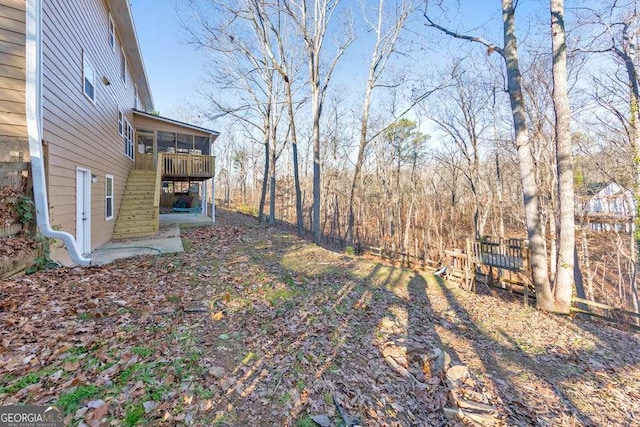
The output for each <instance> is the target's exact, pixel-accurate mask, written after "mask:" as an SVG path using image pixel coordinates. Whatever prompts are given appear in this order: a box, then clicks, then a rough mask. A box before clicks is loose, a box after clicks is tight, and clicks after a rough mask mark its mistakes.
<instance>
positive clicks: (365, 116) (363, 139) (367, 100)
mask: <svg viewBox="0 0 640 427" xmlns="http://www.w3.org/2000/svg"><path fill="white" fill-rule="evenodd" d="M372 73H373V70H372V69H371V70H370V71H369V74H370V75H369V80H368V81H367V89H366V91H365V95H364V103H363V106H362V118H361V120H362V122H361V124H360V144H359V146H358V157H357V158H356V164H355V170H354V172H353V181H351V191H350V193H349V219H348V224H347V242H348V243H347V244H349V245H352V244H353V227H354V216H353V202H354V199H355V192H356V189H357V188H358V184H359V182H360V174H361V173H362V163H363V162H364V151H365V149H366V148H367V127H368V124H369V106H370V105H371V90H372V89H373V77H372V75H371V74H372Z"/></svg>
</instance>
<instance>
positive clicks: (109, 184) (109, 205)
mask: <svg viewBox="0 0 640 427" xmlns="http://www.w3.org/2000/svg"><path fill="white" fill-rule="evenodd" d="M104 181H105V219H106V220H107V221H109V220H110V219H113V175H109V174H107V175H105V180H104Z"/></svg>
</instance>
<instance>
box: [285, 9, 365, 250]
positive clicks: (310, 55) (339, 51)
mask: <svg viewBox="0 0 640 427" xmlns="http://www.w3.org/2000/svg"><path fill="white" fill-rule="evenodd" d="M282 3H283V5H284V8H285V10H286V11H287V13H288V15H289V16H290V18H291V20H292V21H293V23H294V25H295V28H296V29H297V31H298V33H299V35H300V37H301V38H302V40H303V43H304V46H305V50H306V53H307V65H308V68H309V86H310V89H311V120H312V136H311V138H312V141H313V227H312V228H313V241H314V242H316V243H320V238H321V229H320V191H321V187H320V173H321V172H320V117H321V116H322V108H323V105H324V99H325V95H326V92H327V87H328V86H329V82H330V81H331V76H332V74H333V71H334V70H335V68H336V65H337V64H338V62H339V61H340V58H342V56H343V54H344V52H345V51H346V49H347V48H348V47H349V45H350V44H351V43H352V42H353V41H354V39H355V38H354V35H353V32H352V31H351V28H349V27H347V28H346V32H345V36H344V40H343V41H342V42H340V43H339V44H338V46H337V47H336V51H335V54H334V55H333V58H332V59H331V61H330V62H329V64H328V65H326V66H323V64H324V61H325V57H326V55H327V52H326V51H325V49H323V46H324V44H325V37H326V35H327V28H328V26H329V23H330V22H331V19H332V18H333V15H334V13H335V12H336V10H337V9H338V5H339V4H340V1H339V0H315V1H313V2H311V1H310V0H282ZM309 3H311V5H309Z"/></svg>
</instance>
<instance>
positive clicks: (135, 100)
mask: <svg viewBox="0 0 640 427" xmlns="http://www.w3.org/2000/svg"><path fill="white" fill-rule="evenodd" d="M133 108H135V109H136V110H137V109H138V87H137V86H135V87H134V88H133Z"/></svg>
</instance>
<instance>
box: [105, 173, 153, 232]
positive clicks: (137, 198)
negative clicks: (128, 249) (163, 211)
mask: <svg viewBox="0 0 640 427" xmlns="http://www.w3.org/2000/svg"><path fill="white" fill-rule="evenodd" d="M155 197H156V172H155V171H152V170H142V169H132V170H131V171H130V172H129V177H128V178H127V186H126V188H125V191H124V198H123V199H122V204H121V205H120V210H119V211H118V219H117V220H116V226H115V229H114V231H113V236H112V238H113V239H129V238H133V237H144V236H151V235H154V234H155V233H157V232H158V227H159V218H160V217H159V213H158V205H157V203H154V199H155Z"/></svg>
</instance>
